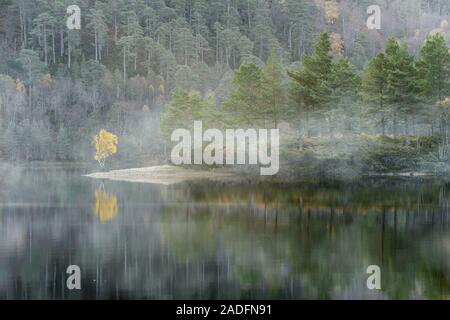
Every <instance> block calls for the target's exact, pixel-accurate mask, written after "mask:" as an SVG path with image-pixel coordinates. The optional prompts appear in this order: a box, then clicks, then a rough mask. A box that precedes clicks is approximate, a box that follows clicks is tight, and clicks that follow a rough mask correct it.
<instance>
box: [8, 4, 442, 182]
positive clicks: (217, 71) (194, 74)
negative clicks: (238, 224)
mask: <svg viewBox="0 0 450 320" xmlns="http://www.w3.org/2000/svg"><path fill="white" fill-rule="evenodd" d="M73 4H76V5H78V6H79V7H80V8H81V14H82V15H81V16H82V28H81V30H69V29H67V27H66V20H67V13H66V9H67V7H68V6H69V5H73ZM374 4H376V5H379V6H380V8H381V11H382V13H381V14H382V25H381V30H369V29H368V28H367V26H366V20H367V17H368V15H367V13H366V9H367V7H368V6H370V5H374ZM449 12H450V2H448V1H446V0H440V1H439V0H408V1H407V4H406V3H405V1H400V0H394V1H384V0H371V1H366V0H364V1H352V0H341V1H337V0H329V1H325V0H315V1H313V0H210V1H206V0H165V1H164V0H133V1H122V0H105V1H87V0H84V1H83V0H80V1H75V0H70V1H69V0H52V1H50V0H31V1H24V0H9V1H2V2H1V4H0V42H1V47H0V158H1V159H3V160H7V161H55V160H56V161H92V160H93V158H94V153H95V151H94V150H93V148H92V146H91V142H92V138H93V137H94V136H95V135H96V134H97V133H98V132H99V130H100V129H105V130H108V131H110V132H112V133H114V134H115V135H117V136H118V138H119V144H118V153H117V159H119V160H130V159H131V160H137V159H140V160H143V161H157V162H158V161H159V162H161V161H165V160H166V159H167V154H168V149H170V133H171V131H172V130H173V129H174V128H180V127H186V128H189V127H191V126H192V125H193V121H194V120H203V121H204V124H205V125H206V126H208V127H210V128H230V127H240V128H246V127H248V128H250V127H258V128H275V127H279V128H280V129H281V132H282V160H285V161H286V162H291V163H292V162H294V163H297V164H298V163H301V164H303V165H307V164H311V163H312V160H311V159H314V160H315V161H316V162H317V160H320V162H321V168H322V169H323V168H324V166H325V170H328V169H330V170H332V171H333V170H335V169H336V168H343V167H344V168H348V167H351V168H352V170H354V171H355V170H356V171H367V170H375V171H391V170H412V171H417V170H426V171H436V170H447V164H448V163H449V162H450V158H449V151H450V148H449V144H450V139H449V138H450V137H449V132H448V131H449V130H448V129H449V111H450V100H449V99H450V94H449V90H450V53H449V41H450V26H449ZM344 171H345V170H344ZM347 173H348V171H345V174H347Z"/></svg>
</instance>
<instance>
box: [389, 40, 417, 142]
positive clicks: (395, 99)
mask: <svg viewBox="0 0 450 320" xmlns="http://www.w3.org/2000/svg"><path fill="white" fill-rule="evenodd" d="M385 51H386V60H387V88H386V89H387V90H386V102H387V103H388V104H389V106H390V108H392V113H393V117H394V118H393V134H394V136H395V135H396V134H397V125H398V123H397V122H398V116H404V117H405V125H406V131H408V122H409V121H408V118H409V115H410V114H412V113H414V112H415V111H417V109H416V107H417V104H418V99H417V94H418V87H417V71H416V67H415V62H414V57H413V56H411V55H410V54H409V52H408V48H407V46H406V45H405V44H403V45H399V44H398V42H397V41H396V40H395V39H394V38H391V39H389V41H388V43H387V45H386V49H385Z"/></svg>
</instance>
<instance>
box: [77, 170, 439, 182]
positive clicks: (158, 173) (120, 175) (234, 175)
mask: <svg viewBox="0 0 450 320" xmlns="http://www.w3.org/2000/svg"><path fill="white" fill-rule="evenodd" d="M83 176H84V177H88V178H93V179H104V180H110V181H119V182H120V181H121V182H134V183H148V184H159V185H166V186H167V185H174V184H179V183H183V182H195V181H201V180H208V181H216V182H223V181H234V182H236V181H245V180H249V179H251V180H254V179H258V180H260V181H270V180H272V181H274V182H286V183H289V182H293V183H295V182H301V181H304V182H306V181H309V180H311V178H313V179H314V174H312V175H311V174H308V175H306V176H302V175H301V174H300V175H295V174H292V173H291V174H287V172H285V173H284V174H283V172H280V174H279V175H278V176H273V177H262V176H259V175H252V174H251V173H249V172H246V173H244V172H242V171H236V170H234V171H233V170H230V169H227V168H214V169H205V168H199V169H192V168H186V167H179V166H173V165H162V166H151V167H142V168H129V169H119V170H111V171H106V172H94V173H91V174H87V175H83ZM433 177H435V178H439V177H440V175H439V174H434V173H429V172H418V171H417V172H415V171H411V172H386V173H365V174H361V175H360V176H358V177H356V180H358V179H361V178H413V179H414V178H433ZM324 178H325V180H341V179H336V178H334V179H333V178H332V177H328V178H326V177H323V176H320V175H317V179H318V180H321V179H324ZM344 180H345V179H344ZM350 180H355V177H354V178H353V179H350Z"/></svg>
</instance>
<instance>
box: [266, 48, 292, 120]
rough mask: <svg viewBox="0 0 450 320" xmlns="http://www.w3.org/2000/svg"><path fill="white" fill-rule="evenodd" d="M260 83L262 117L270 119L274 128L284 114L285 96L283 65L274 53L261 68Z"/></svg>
mask: <svg viewBox="0 0 450 320" xmlns="http://www.w3.org/2000/svg"><path fill="white" fill-rule="evenodd" d="M261 85H262V87H261V91H262V96H261V99H262V102H263V105H262V112H263V114H264V118H265V120H269V121H272V122H273V124H274V127H275V128H276V127H277V126H278V124H279V122H280V120H281V119H282V117H283V116H285V112H286V102H287V101H286V100H287V97H286V90H285V87H284V84H283V66H282V64H281V61H280V59H279V56H278V55H277V54H275V53H272V54H271V55H270V56H269V59H268V60H267V63H266V65H265V66H264V68H263V73H262V80H261Z"/></svg>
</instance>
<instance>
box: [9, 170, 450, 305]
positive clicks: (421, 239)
mask: <svg viewBox="0 0 450 320" xmlns="http://www.w3.org/2000/svg"><path fill="white" fill-rule="evenodd" d="M86 173H88V172H87V171H86V170H83V169H68V168H62V167H61V168H52V169H48V168H19V167H15V168H13V169H11V170H7V171H6V172H5V173H4V174H3V176H2V177H1V178H0V179H1V180H0V298H2V299H240V298H242V299H269V298H273V299H316V298H318V299H399V298H400V299H449V298H450V228H449V226H450V214H449V205H450V185H446V184H445V183H442V182H439V181H434V180H430V179H426V180H418V179H415V180H414V179H403V180H400V179H383V180H380V179H378V180H373V181H365V182H359V183H353V184H346V185H337V184H310V183H309V184H296V185H284V184H283V185H280V184H268V183H259V184H258V183H256V182H255V183H254V184H235V183H234V184H221V183H210V182H205V183H200V184H199V183H195V184H187V183H185V184H180V185H175V186H159V185H149V184H133V183H122V182H111V181H101V180H93V179H90V178H86V177H82V176H81V175H82V174H86ZM69 265H78V266H79V267H80V268H81V275H82V281H81V283H82V288H81V290H73V291H70V290H68V289H67V287H66V279H67V277H68V275H67V274H66V268H67V267H68V266H69ZM370 265H378V266H380V268H381V279H382V280H381V283H382V290H374V291H371V290H369V289H367V286H366V280H367V278H368V276H369V275H368V274H366V269H367V267H368V266H370Z"/></svg>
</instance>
